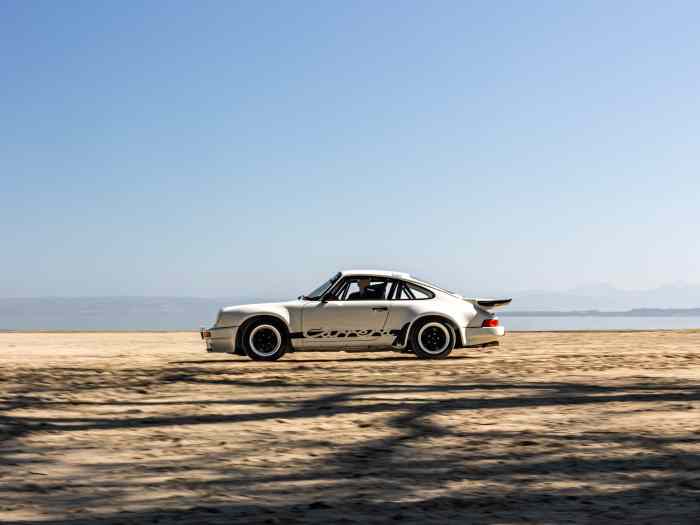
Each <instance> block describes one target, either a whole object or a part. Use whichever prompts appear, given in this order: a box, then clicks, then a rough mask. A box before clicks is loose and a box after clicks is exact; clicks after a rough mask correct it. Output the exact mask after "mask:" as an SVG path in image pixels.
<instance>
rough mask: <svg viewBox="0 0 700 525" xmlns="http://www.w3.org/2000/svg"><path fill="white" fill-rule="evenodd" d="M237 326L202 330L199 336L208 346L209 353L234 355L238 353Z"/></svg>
mask: <svg viewBox="0 0 700 525" xmlns="http://www.w3.org/2000/svg"><path fill="white" fill-rule="evenodd" d="M237 332H238V327H237V326H228V327H226V328H209V329H206V330H205V329H201V330H200V331H199V335H200V337H201V338H202V340H203V341H204V342H205V343H206V345H207V352H225V353H229V354H233V353H234V352H235V351H236V333H237Z"/></svg>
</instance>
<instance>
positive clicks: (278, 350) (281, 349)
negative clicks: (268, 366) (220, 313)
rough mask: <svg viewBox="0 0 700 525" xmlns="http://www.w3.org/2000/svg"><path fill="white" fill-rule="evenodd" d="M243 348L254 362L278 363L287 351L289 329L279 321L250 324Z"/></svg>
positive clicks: (260, 321) (264, 320)
mask: <svg viewBox="0 0 700 525" xmlns="http://www.w3.org/2000/svg"><path fill="white" fill-rule="evenodd" d="M242 339H243V340H242V341H241V342H242V343H243V345H242V346H243V348H244V349H245V352H246V354H247V355H248V357H250V358H251V359H252V360H254V361H277V360H278V359H279V358H280V357H282V356H283V355H284V354H285V352H286V351H287V346H288V345H289V335H288V334H287V328H286V327H285V326H283V325H282V323H280V322H278V321H272V320H268V319H260V320H258V321H253V322H252V323H250V324H249V325H248V326H247V327H246V329H245V331H244V333H243V338H242Z"/></svg>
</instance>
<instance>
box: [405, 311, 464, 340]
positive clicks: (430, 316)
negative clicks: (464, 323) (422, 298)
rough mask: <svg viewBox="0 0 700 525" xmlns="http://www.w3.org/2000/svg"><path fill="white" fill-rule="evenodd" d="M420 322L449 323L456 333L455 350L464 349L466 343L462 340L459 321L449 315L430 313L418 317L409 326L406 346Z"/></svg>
mask: <svg viewBox="0 0 700 525" xmlns="http://www.w3.org/2000/svg"><path fill="white" fill-rule="evenodd" d="M419 321H443V322H446V323H448V324H449V325H450V326H451V327H452V329H453V330H454V332H455V348H460V347H463V346H464V345H465V344H466V342H465V341H463V338H462V330H461V328H460V327H459V324H458V323H457V321H455V320H454V319H453V318H452V317H450V316H449V315H446V314H444V313H437V312H430V313H425V314H421V315H419V316H418V317H416V318H415V319H414V320H413V321H411V323H410V324H409V325H408V330H407V331H406V341H405V344H406V345H408V342H409V341H410V340H411V335H412V334H413V329H414V328H415V326H416V324H417V323H418V322H419Z"/></svg>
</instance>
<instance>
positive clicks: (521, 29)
mask: <svg viewBox="0 0 700 525" xmlns="http://www.w3.org/2000/svg"><path fill="white" fill-rule="evenodd" d="M699 19H700V3H698V2H694V1H689V2H658V1H656V2H642V1H633V2H632V1H630V2H624V1H620V2H609V1H605V2H560V1H552V2H544V1H538V2H521V1H516V2H488V1H485V2H479V3H473V2H466V1H458V2H447V1H441V2H359V1H353V2H345V3H340V2H318V3H312V2H280V3H274V2H245V3H243V2H229V1H226V2H194V1H191V2H92V1H85V2H53V1H45V2H40V1H31V2H27V1H24V0H21V1H12V0H5V1H3V2H2V3H0V191H1V193H0V240H1V241H2V245H1V247H0V253H1V257H0V261H1V262H0V270H1V271H0V296H5V297H8V296H9V297H22V296H96V295H138V296H141V295H145V296H150V295H178V296H180V295H182V296H236V295H241V296H251V295H254V296H273V295H279V296H287V295H296V294H298V293H300V292H302V291H308V290H306V289H307V288H312V287H313V285H315V284H317V282H316V281H320V280H321V279H324V278H325V277H327V276H328V275H330V274H331V273H333V272H334V271H336V270H337V269H340V268H348V267H380V268H392V269H398V270H404V271H409V272H412V273H415V274H417V275H420V276H424V277H427V278H431V279H434V280H436V281H437V282H438V283H440V284H443V285H445V286H447V287H450V288H452V289H456V290H459V291H461V292H465V293H469V292H474V293H477V292H481V291H487V290H511V289H512V290H523V289H538V288H539V289H566V288H573V287H575V286H578V285H580V284H582V283H589V282H609V283H612V284H614V285H616V286H619V287H626V288H647V287H654V286H657V285H659V284H662V283H668V282H690V283H699V282H700V263H699V261H700V241H699V240H698V238H699V236H698V229H699V226H700V211H699V208H700V170H699V168H700V96H699V95H698V94H699V93H700V60H699V59H698V58H699V57H700V34H699V33H698V20H699Z"/></svg>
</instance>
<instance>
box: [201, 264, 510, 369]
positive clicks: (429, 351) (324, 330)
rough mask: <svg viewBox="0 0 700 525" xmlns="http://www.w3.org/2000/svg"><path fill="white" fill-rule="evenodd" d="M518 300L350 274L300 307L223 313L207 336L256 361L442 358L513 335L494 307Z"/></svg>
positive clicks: (212, 343)
mask: <svg viewBox="0 0 700 525" xmlns="http://www.w3.org/2000/svg"><path fill="white" fill-rule="evenodd" d="M510 301H511V299H495V300H486V299H465V298H464V297H462V296H460V295H458V294H455V293H453V292H450V291H447V290H445V289H442V288H440V287H438V286H435V285H433V284H430V283H428V282H425V281H423V280H420V279H417V278H414V277H412V276H411V275H409V274H407V273H401V272H391V271H381V270H346V271H342V272H338V273H336V274H335V275H333V277H331V278H330V279H328V280H327V281H326V282H324V283H323V284H321V285H320V286H318V287H317V288H316V289H315V290H313V291H311V292H310V293H308V294H306V295H302V296H299V297H298V298H297V299H296V300H293V301H286V302H279V303H263V304H249V305H240V306H229V307H226V308H222V309H221V310H220V311H219V314H218V316H217V319H216V322H215V323H214V326H212V327H211V328H209V329H203V330H201V331H200V334H201V337H202V339H203V340H204V341H205V343H206V348H207V351H208V352H226V353H232V354H238V355H245V356H248V357H249V358H251V359H253V360H256V361H275V360H277V359H279V358H281V357H282V356H283V355H284V354H285V353H286V352H289V351H304V350H306V351H321V350H372V349H377V350H379V349H385V350H397V351H405V352H412V353H414V354H415V355H416V357H418V358H422V359H440V358H444V357H447V356H448V355H449V354H450V353H451V352H452V350H453V349H455V348H465V347H478V346H490V345H497V344H498V340H499V339H500V338H501V337H502V336H503V335H504V332H505V331H504V328H503V326H501V325H500V323H499V320H498V317H496V315H495V314H494V313H493V312H491V309H493V308H496V307H498V306H504V305H507V304H509V303H510Z"/></svg>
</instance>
